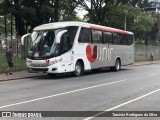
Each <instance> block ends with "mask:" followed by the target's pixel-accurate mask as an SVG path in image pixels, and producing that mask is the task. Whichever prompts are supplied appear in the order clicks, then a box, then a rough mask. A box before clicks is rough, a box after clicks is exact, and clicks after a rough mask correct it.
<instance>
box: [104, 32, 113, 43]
mask: <svg viewBox="0 0 160 120" xmlns="http://www.w3.org/2000/svg"><path fill="white" fill-rule="evenodd" d="M103 39H104V43H112V33H111V32H103Z"/></svg>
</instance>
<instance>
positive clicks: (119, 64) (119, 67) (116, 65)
mask: <svg viewBox="0 0 160 120" xmlns="http://www.w3.org/2000/svg"><path fill="white" fill-rule="evenodd" d="M120 69H121V61H120V59H117V60H116V62H115V66H114V67H112V70H114V71H119V70H120Z"/></svg>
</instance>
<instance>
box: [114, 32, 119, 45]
mask: <svg viewBox="0 0 160 120" xmlns="http://www.w3.org/2000/svg"><path fill="white" fill-rule="evenodd" d="M113 44H115V45H120V44H121V36H120V34H118V33H113Z"/></svg>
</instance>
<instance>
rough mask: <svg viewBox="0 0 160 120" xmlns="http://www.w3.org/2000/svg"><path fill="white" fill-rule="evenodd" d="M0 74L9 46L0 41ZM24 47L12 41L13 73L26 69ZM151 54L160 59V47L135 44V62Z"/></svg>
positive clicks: (5, 64) (148, 58) (19, 42)
mask: <svg viewBox="0 0 160 120" xmlns="http://www.w3.org/2000/svg"><path fill="white" fill-rule="evenodd" d="M0 41H1V43H0V73H3V72H5V70H6V68H7V62H6V58H5V52H6V50H7V48H8V47H9V46H10V45H11V42H9V41H8V42H7V43H5V42H4V41H3V42H2V40H0ZM25 44H26V45H25V46H22V45H21V41H20V38H17V39H16V40H13V41H12V49H13V53H14V54H13V56H14V57H13V61H14V69H13V70H14V71H20V70H25V69H26V64H25V56H26V51H27V47H26V46H27V43H25ZM151 52H153V53H154V56H153V59H154V60H156V59H160V46H152V45H147V46H146V45H140V44H135V61H145V60H151V56H150V53H151Z"/></svg>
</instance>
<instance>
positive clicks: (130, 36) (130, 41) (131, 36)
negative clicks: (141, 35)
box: [128, 35, 133, 45]
mask: <svg viewBox="0 0 160 120" xmlns="http://www.w3.org/2000/svg"><path fill="white" fill-rule="evenodd" d="M132 44H133V35H128V45H132Z"/></svg>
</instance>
